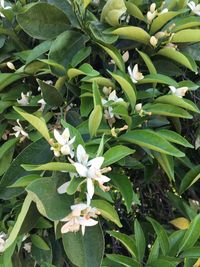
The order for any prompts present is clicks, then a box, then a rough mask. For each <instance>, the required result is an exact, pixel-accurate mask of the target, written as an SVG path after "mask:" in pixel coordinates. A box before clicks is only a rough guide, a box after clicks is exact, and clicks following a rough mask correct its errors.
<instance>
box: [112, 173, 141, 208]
mask: <svg viewBox="0 0 200 267" xmlns="http://www.w3.org/2000/svg"><path fill="white" fill-rule="evenodd" d="M109 177H110V178H111V182H112V183H113V184H114V186H115V187H117V188H118V190H119V191H120V194H121V195H122V197H123V198H124V201H125V204H126V208H127V212H130V211H131V207H132V204H133V203H135V204H140V201H139V199H138V196H137V195H136V194H135V192H134V191H133V186H132V184H131V181H130V179H129V178H128V176H126V175H123V174H121V173H112V174H110V175H109Z"/></svg>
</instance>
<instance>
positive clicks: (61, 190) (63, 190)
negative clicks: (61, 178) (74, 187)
mask: <svg viewBox="0 0 200 267" xmlns="http://www.w3.org/2000/svg"><path fill="white" fill-rule="evenodd" d="M69 183H70V182H66V183H64V184H62V185H61V186H59V187H58V189H57V192H58V194H64V193H66V191H67V187H68V186H69Z"/></svg>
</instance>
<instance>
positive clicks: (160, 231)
mask: <svg viewBox="0 0 200 267" xmlns="http://www.w3.org/2000/svg"><path fill="white" fill-rule="evenodd" d="M148 221H149V222H150V223H151V224H152V226H153V228H154V231H155V232H156V235H157V237H158V240H159V243H160V247H161V250H162V252H163V255H166V254H167V252H168V251H169V239H168V236H167V234H166V231H165V229H164V228H163V227H162V226H161V225H160V224H159V223H158V222H157V221H156V220H154V219H152V218H149V217H148Z"/></svg>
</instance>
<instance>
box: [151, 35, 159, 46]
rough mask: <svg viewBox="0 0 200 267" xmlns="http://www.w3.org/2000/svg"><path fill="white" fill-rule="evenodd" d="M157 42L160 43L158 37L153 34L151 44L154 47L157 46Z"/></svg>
mask: <svg viewBox="0 0 200 267" xmlns="http://www.w3.org/2000/svg"><path fill="white" fill-rule="evenodd" d="M157 43H158V39H157V38H156V37H155V36H151V38H150V44H151V45H152V46H153V47H156V45H157Z"/></svg>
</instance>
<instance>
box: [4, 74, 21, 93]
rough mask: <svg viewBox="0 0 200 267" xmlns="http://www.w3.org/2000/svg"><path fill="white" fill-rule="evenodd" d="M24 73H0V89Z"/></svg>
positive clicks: (18, 78)
mask: <svg viewBox="0 0 200 267" xmlns="http://www.w3.org/2000/svg"><path fill="white" fill-rule="evenodd" d="M25 76H26V75H24V74H18V73H0V91H2V90H3V89H4V88H5V87H7V86H8V85H10V84H12V83H13V82H15V81H17V80H20V79H22V78H23V77H25Z"/></svg>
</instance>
